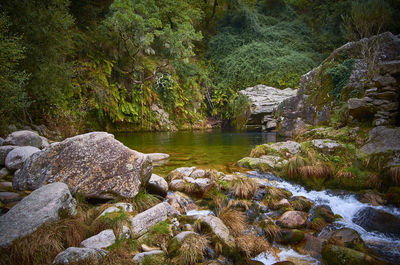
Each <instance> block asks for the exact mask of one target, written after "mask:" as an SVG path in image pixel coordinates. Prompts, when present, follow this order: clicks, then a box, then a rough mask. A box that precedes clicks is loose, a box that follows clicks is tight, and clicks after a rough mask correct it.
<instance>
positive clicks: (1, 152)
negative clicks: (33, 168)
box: [0, 145, 18, 166]
mask: <svg viewBox="0 0 400 265" xmlns="http://www.w3.org/2000/svg"><path fill="white" fill-rule="evenodd" d="M15 148H18V146H12V145H5V146H0V166H5V165H6V157H7V155H8V153H10V152H11V151H12V150H14V149H15Z"/></svg>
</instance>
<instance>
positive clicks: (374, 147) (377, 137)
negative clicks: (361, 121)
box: [360, 126, 400, 154]
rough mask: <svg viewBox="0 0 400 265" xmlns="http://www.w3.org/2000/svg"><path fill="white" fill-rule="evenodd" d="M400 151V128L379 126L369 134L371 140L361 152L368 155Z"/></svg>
mask: <svg viewBox="0 0 400 265" xmlns="http://www.w3.org/2000/svg"><path fill="white" fill-rule="evenodd" d="M389 150H391V151H400V128H399V127H396V128H387V127H385V126H379V127H376V128H374V129H372V130H371V131H370V132H369V139H368V142H367V144H366V145H364V146H363V147H361V149H360V151H361V152H363V153H366V154H372V153H384V152H387V151H389Z"/></svg>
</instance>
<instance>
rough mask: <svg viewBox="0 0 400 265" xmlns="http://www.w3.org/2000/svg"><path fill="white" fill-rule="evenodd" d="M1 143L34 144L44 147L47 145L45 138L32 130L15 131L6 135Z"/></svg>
mask: <svg viewBox="0 0 400 265" xmlns="http://www.w3.org/2000/svg"><path fill="white" fill-rule="evenodd" d="M3 145H16V146H34V147H37V148H40V149H42V148H45V147H48V146H49V143H48V141H47V139H46V138H44V137H41V136H40V135H39V134H37V133H36V132H32V131H16V132H13V133H11V134H9V135H8V136H7V138H6V139H5V140H4V143H3Z"/></svg>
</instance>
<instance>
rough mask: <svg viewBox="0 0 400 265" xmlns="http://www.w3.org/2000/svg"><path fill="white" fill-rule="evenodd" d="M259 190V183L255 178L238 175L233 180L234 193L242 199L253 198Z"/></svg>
mask: <svg viewBox="0 0 400 265" xmlns="http://www.w3.org/2000/svg"><path fill="white" fill-rule="evenodd" d="M257 190H258V183H257V181H256V180H255V179H252V178H246V177H238V178H235V179H234V180H233V181H232V191H233V194H234V195H235V196H236V197H238V198H240V199H251V198H252V197H253V195H254V193H256V191H257Z"/></svg>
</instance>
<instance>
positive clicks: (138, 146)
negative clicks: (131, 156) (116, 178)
mask: <svg viewBox="0 0 400 265" xmlns="http://www.w3.org/2000/svg"><path fill="white" fill-rule="evenodd" d="M116 138H117V139H118V140H119V141H121V142H122V143H124V144H125V145H126V146H128V147H129V148H131V149H134V150H137V151H139V152H143V153H167V154H169V155H170V156H171V157H170V159H169V160H168V161H167V162H166V163H165V164H163V165H162V166H157V167H155V168H154V170H153V171H154V172H155V173H156V174H160V175H166V174H167V173H168V172H170V171H171V170H173V169H175V168H178V167H184V166H196V167H198V168H203V169H207V168H212V169H217V170H219V171H222V172H225V173H232V172H235V171H241V170H243V169H240V168H239V167H237V166H236V161H238V160H239V159H241V158H243V157H245V156H248V155H249V153H250V151H251V149H252V148H253V147H254V146H255V145H258V144H262V143H266V142H274V141H276V137H275V134H274V133H261V132H226V131H220V130H213V131H194V132H191V131H181V132H158V133H149V132H146V133H122V134H117V135H116Z"/></svg>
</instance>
